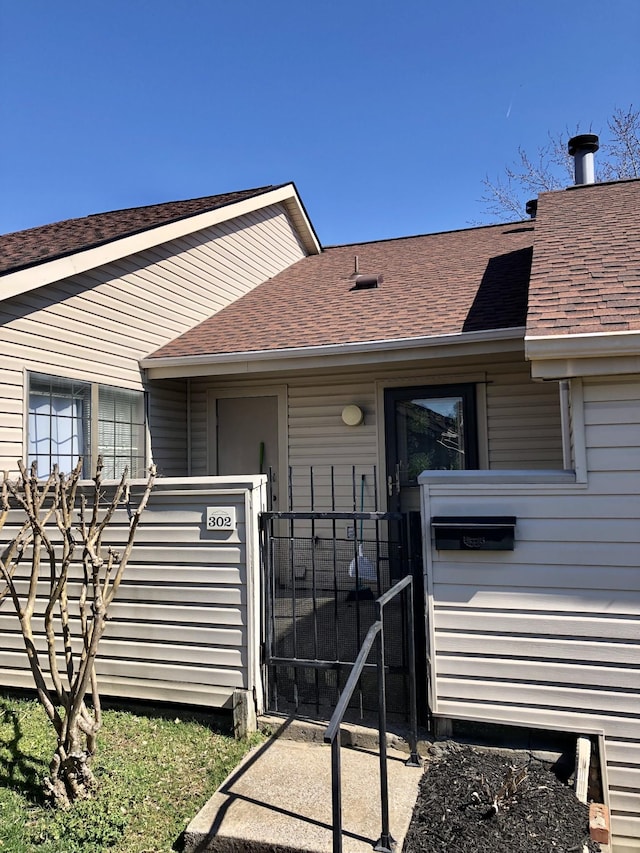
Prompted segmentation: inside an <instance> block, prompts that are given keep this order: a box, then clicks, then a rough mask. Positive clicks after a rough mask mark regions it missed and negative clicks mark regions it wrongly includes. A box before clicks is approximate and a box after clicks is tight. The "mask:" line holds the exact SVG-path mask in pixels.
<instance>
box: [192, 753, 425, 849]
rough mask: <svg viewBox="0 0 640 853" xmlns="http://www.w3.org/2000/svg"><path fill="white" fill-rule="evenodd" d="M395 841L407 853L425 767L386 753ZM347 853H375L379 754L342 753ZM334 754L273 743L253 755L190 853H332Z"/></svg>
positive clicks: (200, 825)
mask: <svg viewBox="0 0 640 853" xmlns="http://www.w3.org/2000/svg"><path fill="white" fill-rule="evenodd" d="M388 757H389V761H388V778H389V815H390V821H389V823H390V829H391V834H392V836H393V838H394V839H395V841H396V842H397V847H396V849H397V850H398V851H401V850H402V843H403V841H404V836H405V834H406V832H407V829H408V827H409V821H410V819H411V813H412V811H413V806H414V804H415V801H416V797H417V792H418V783H419V781H420V777H421V775H422V769H421V768H415V767H407V766H405V761H406V759H407V754H406V752H401V751H399V750H397V749H395V748H393V747H391V748H389V749H388ZM341 763H342V814H343V851H344V853H371V851H372V849H373V846H374V845H375V843H376V842H377V840H378V838H379V836H380V783H379V759H378V753H377V752H375V751H373V750H371V749H364V748H355V749H352V748H343V749H342V751H341ZM332 849H333V848H332V815H331V750H330V747H329V746H326V745H324V744H320V743H317V742H307V743H300V742H296V741H292V740H287V739H284V738H272V739H271V740H269V741H267V742H266V743H265V744H263V745H261V746H259V747H257V748H256V749H254V750H252V751H251V752H250V753H249V754H248V755H247V757H246V758H245V760H244V761H243V762H242V764H240V765H239V767H238V768H236V770H235V771H234V772H233V773H232V774H231V776H229V778H228V779H227V780H226V781H225V782H224V783H223V784H222V785H221V786H220V788H219V789H218V791H216V793H215V794H214V795H213V797H212V798H211V799H210V800H209V802H208V803H207V804H206V805H205V806H204V808H202V809H201V811H200V812H199V813H198V814H197V815H196V817H195V818H194V819H193V820H192V821H191V823H190V824H189V826H188V827H187V829H186V831H185V847H184V850H185V851H186V853H203V852H204V851H218V853H241V851H242V853H244V851H247V852H248V853H296V851H309V853H331V851H332Z"/></svg>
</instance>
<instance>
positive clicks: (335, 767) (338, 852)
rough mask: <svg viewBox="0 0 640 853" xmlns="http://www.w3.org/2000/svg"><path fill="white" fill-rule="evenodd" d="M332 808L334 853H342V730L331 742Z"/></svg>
mask: <svg viewBox="0 0 640 853" xmlns="http://www.w3.org/2000/svg"><path fill="white" fill-rule="evenodd" d="M331 808H332V812H333V853H342V777H341V775H340V728H338V731H337V732H336V736H335V737H334V739H333V740H332V741H331Z"/></svg>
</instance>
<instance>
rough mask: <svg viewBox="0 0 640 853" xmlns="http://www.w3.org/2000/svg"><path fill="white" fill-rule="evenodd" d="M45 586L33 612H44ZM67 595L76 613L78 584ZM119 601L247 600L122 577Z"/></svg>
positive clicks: (228, 592)
mask: <svg viewBox="0 0 640 853" xmlns="http://www.w3.org/2000/svg"><path fill="white" fill-rule="evenodd" d="M16 587H17V589H18V592H19V594H20V595H26V594H27V591H28V583H27V581H20V582H18V583H17V584H16ZM47 587H48V585H47V584H45V583H44V582H43V583H40V584H38V596H39V598H40V601H39V605H37V606H36V612H38V613H40V612H43V609H44V605H45V601H46V600H48V599H45V596H46V594H47ZM69 594H70V595H71V596H73V599H74V601H73V602H72V605H71V610H72V612H75V601H77V598H78V596H79V594H80V584H69ZM118 601H120V602H125V601H126V602H128V603H130V604H133V603H136V602H141V601H143V602H149V603H152V604H158V603H161V602H164V603H168V604H171V605H172V606H173V605H177V604H208V603H210V602H212V601H215V602H216V604H220V605H225V606H227V605H244V604H245V603H246V599H245V596H244V591H243V590H242V589H240V588H239V587H224V586H214V585H213V584H208V585H207V586H201V587H198V586H187V587H183V586H179V585H177V584H175V583H166V584H164V585H162V586H158V585H157V586H152V585H151V584H145V585H144V586H141V585H136V584H135V583H134V582H133V581H132V579H131V578H128V577H126V576H125V579H124V580H123V582H122V583H121V585H120V589H119V591H118Z"/></svg>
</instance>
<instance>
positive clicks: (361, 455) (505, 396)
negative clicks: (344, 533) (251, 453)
mask: <svg viewBox="0 0 640 853" xmlns="http://www.w3.org/2000/svg"><path fill="white" fill-rule="evenodd" d="M479 377H480V381H481V382H482V384H484V383H486V389H487V410H488V414H487V432H488V454H489V467H491V468H550V467H551V468H560V467H561V466H562V448H561V431H560V406H559V395H558V386H557V384H556V383H545V384H542V383H536V382H533V381H532V380H531V379H530V377H529V368H528V365H527V364H526V363H525V362H524V358H523V356H522V354H520V353H514V354H509V355H502V356H494V357H487V358H486V359H484V360H483V361H482V362H479V361H477V360H473V361H472V360H470V359H461V358H457V359H449V360H445V359H439V360H435V359H434V360H433V361H430V362H424V363H421V364H419V365H417V366H416V365H415V364H413V365H410V366H408V365H404V366H403V365H399V366H394V367H387V366H385V365H384V364H381V365H379V366H377V367H367V368H364V367H363V368H362V369H359V370H357V369H356V370H341V371H333V372H324V373H323V372H318V371H316V372H313V373H311V372H309V373H305V374H302V375H300V374H291V375H288V376H278V377H277V379H276V378H274V379H273V380H270V379H263V380H262V381H261V385H262V386H263V387H268V385H269V383H270V382H271V381H272V382H273V384H278V385H282V384H283V383H286V385H287V396H288V419H287V433H288V443H287V464H288V465H289V466H291V468H292V469H293V471H294V473H295V472H297V476H298V478H299V479H300V480H302V479H303V478H304V476H305V474H304V470H305V469H306V470H307V472H308V468H309V466H311V465H312V466H315V468H316V469H317V471H316V473H318V474H320V475H321V476H322V477H324V480H325V483H328V482H329V477H330V473H329V472H330V467H331V466H334V469H335V471H334V474H335V475H336V476H338V477H340V478H341V480H342V482H341V485H340V489H341V491H342V492H343V493H344V501H345V503H344V505H343V506H342V507H340V506H339V507H337V508H349V509H352V508H353V487H352V481H351V478H352V472H351V469H352V466H357V468H358V469H362V471H363V472H366V473H367V477H368V478H370V477H372V472H373V469H374V467H377V469H378V488H380V484H381V483H382V482H383V480H384V474H383V472H382V471H381V464H382V463H383V459H384V413H383V412H382V411H381V410H380V411H379V410H378V406H379V401H380V399H381V394H382V391H381V389H382V388H383V387H386V386H389V387H392V386H393V385H396V384H397V385H408V384H425V385H428V384H446V383H449V382H465V381H472V382H478V381H479ZM251 384H255V380H253V382H251V381H250V380H243V379H239V378H237V377H235V378H228V379H224V380H223V379H219V380H216V379H212V378H203V379H194V380H193V381H192V391H191V448H192V464H193V473H194V474H206V473H211V472H208V471H207V390H208V389H220V390H223V389H229V388H231V387H233V388H234V389H242V387H243V386H247V387H249V386H250V385H251ZM350 403H355V404H357V405H358V406H360V407H361V408H362V409H363V411H364V414H365V418H364V424H363V425H361V426H358V427H347V426H345V425H344V424H343V423H342V420H341V412H342V409H343V408H344V406H346V405H348V404H350ZM357 473H358V476H359V473H360V471H359V470H358V472H357ZM327 488H328V487H326V488H325V492H326V490H327ZM321 493H322V489H320V492H319V494H318V498H319V500H322V494H321ZM328 500H329V496H328V493H325V495H324V504H323V505H318V506H317V508H319V509H326V508H328V507H327V501H328ZM370 501H373V489H371V490H369V489H368V490H367V507H366V508H367V509H370V508H373V507H372V506H371V504H370ZM295 508H296V509H303V508H304V507H303V506H302V505H301V503H300V502H296V507H295Z"/></svg>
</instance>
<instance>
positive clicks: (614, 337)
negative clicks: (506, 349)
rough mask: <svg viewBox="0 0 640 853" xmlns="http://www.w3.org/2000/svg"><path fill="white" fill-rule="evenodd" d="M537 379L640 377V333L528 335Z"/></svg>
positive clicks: (527, 347) (527, 351) (528, 355)
mask: <svg viewBox="0 0 640 853" xmlns="http://www.w3.org/2000/svg"><path fill="white" fill-rule="evenodd" d="M524 343H525V356H526V358H527V359H529V360H530V361H531V375H532V377H533V378H534V379H571V378H573V377H578V376H605V375H617V374H629V373H640V331H636V330H622V331H617V332H604V331H603V332H584V333H580V334H569V335H562V334H558V335H527V336H526V337H525V339H524Z"/></svg>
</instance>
